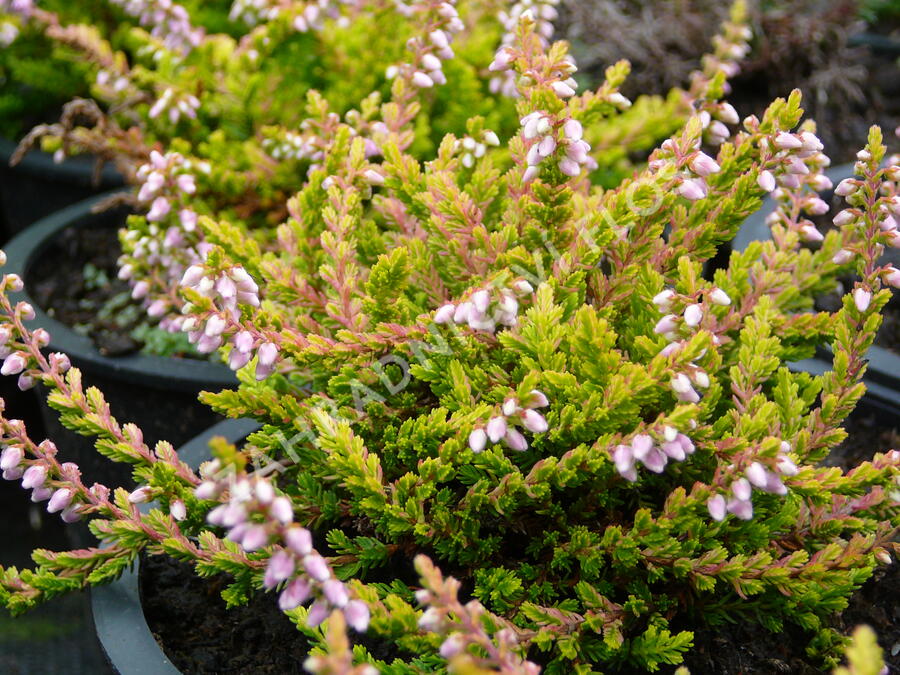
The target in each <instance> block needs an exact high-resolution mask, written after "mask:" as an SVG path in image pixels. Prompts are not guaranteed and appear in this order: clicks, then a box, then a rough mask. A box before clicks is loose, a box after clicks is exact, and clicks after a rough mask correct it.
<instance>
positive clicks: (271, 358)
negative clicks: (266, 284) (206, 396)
mask: <svg viewBox="0 0 900 675" xmlns="http://www.w3.org/2000/svg"><path fill="white" fill-rule="evenodd" d="M181 285H182V286H184V287H185V288H191V289H193V290H195V291H197V292H198V293H199V294H200V295H202V296H204V297H206V298H210V299H212V300H213V303H214V305H215V307H216V311H213V312H212V313H210V314H209V316H207V317H206V318H205V320H202V319H200V318H198V317H196V316H188V317H185V318H183V320H182V322H181V326H180V328H181V330H183V331H185V332H186V333H187V334H188V339H189V340H190V341H191V344H194V345H196V347H197V351H199V352H200V353H202V354H209V353H211V352H214V351H215V350H216V349H218V348H219V347H221V346H222V344H223V343H224V336H225V335H226V334H227V333H228V332H229V328H232V327H233V326H234V325H235V324H237V323H238V322H239V321H240V318H241V310H240V305H249V306H250V307H259V304H260V301H259V286H258V285H257V284H256V282H255V281H254V280H253V277H251V276H250V275H249V274H248V273H247V270H245V269H244V268H243V267H241V266H240V265H236V266H235V267H232V268H231V269H229V270H227V271H223V272H220V273H218V274H215V275H210V274H208V273H207V270H206V268H204V267H203V266H202V265H192V266H191V267H189V268H188V269H187V270H185V272H184V276H183V277H182V279H181ZM185 309H186V310H190V309H191V308H190V306H186V307H185ZM231 347H232V349H231V352H230V354H229V358H228V364H229V366H230V367H231V368H232V369H234V370H238V369H239V368H243V367H244V366H245V365H247V364H248V363H249V362H250V360H251V359H252V358H253V355H254V353H255V354H256V356H257V357H258V358H257V364H256V377H257V379H259V380H263V379H265V378H267V377H268V376H269V375H271V374H272V373H273V372H275V362H276V360H277V357H278V347H277V346H276V345H275V344H273V343H271V342H266V341H264V340H262V339H259V338H255V337H254V336H253V335H252V334H251V333H249V332H248V331H245V330H238V331H237V332H235V333H234V334H233V335H232V338H231Z"/></svg>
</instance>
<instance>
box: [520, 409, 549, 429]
mask: <svg viewBox="0 0 900 675" xmlns="http://www.w3.org/2000/svg"><path fill="white" fill-rule="evenodd" d="M524 424H525V428H526V429H528V431H530V432H532V433H535V434H542V433H544V432H545V431H547V428H548V426H547V420H546V419H545V418H544V416H543V415H541V414H540V413H539V412H537V411H536V410H526V411H525V413H524Z"/></svg>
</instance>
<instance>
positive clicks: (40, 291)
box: [27, 227, 198, 358]
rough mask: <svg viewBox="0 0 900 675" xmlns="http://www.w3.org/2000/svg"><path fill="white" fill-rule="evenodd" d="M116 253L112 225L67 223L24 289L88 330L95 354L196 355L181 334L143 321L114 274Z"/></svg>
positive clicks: (65, 319)
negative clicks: (90, 225) (96, 351)
mask: <svg viewBox="0 0 900 675" xmlns="http://www.w3.org/2000/svg"><path fill="white" fill-rule="evenodd" d="M121 253H122V248H121V245H120V244H119V236H118V228H116V227H81V228H74V227H73V228H68V229H66V230H64V231H63V232H62V233H61V235H60V236H59V237H58V238H57V239H56V241H55V242H54V243H53V244H52V245H51V246H50V247H49V248H48V249H47V250H46V251H44V252H43V254H42V255H41V257H40V259H39V260H38V261H37V262H36V263H35V265H34V267H33V268H32V270H31V271H30V274H29V278H28V280H27V281H28V285H29V290H30V292H31V294H32V296H33V298H34V300H35V302H36V303H37V304H38V306H40V307H41V308H43V309H44V311H46V312H47V314H48V315H49V316H51V317H53V318H55V319H56V320H57V321H59V322H61V323H63V324H65V325H67V326H69V327H71V328H72V329H73V330H75V331H76V332H77V333H80V334H82V335H87V336H89V337H90V338H91V339H92V340H93V342H94V345H95V346H96V347H97V349H98V350H99V351H100V353H101V354H104V355H106V356H124V355H126V354H132V353H135V352H138V351H144V352H145V353H153V354H157V355H162V356H185V357H194V358H197V357H198V355H197V354H196V352H193V350H191V349H190V345H189V344H188V342H187V338H186V336H184V335H181V334H171V333H166V332H165V331H162V330H159V329H157V328H153V327H151V326H150V324H149V323H148V322H147V320H146V315H145V314H144V310H143V309H142V308H141V306H140V305H139V304H138V303H137V302H135V301H134V300H132V299H131V289H130V287H129V285H128V284H127V283H126V282H124V281H121V280H119V278H118V276H117V274H118V264H117V261H118V259H119V256H120V255H121Z"/></svg>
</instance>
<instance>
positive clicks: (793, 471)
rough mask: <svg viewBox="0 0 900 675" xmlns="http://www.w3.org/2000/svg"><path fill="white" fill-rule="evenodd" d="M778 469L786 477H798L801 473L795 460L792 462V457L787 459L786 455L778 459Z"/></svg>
mask: <svg viewBox="0 0 900 675" xmlns="http://www.w3.org/2000/svg"><path fill="white" fill-rule="evenodd" d="M776 467H777V468H778V470H779V471H780V472H781V473H782V474H783V475H785V476H796V475H797V474H798V473H800V469H798V468H797V465H796V464H794V462H793V460H791V458H790V457H785V456H784V455H782V456H781V457H779V458H778V461H777V462H776Z"/></svg>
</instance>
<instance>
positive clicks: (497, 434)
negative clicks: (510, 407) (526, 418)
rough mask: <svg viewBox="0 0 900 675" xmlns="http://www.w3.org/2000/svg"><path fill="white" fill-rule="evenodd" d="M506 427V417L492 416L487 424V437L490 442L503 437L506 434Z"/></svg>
mask: <svg viewBox="0 0 900 675" xmlns="http://www.w3.org/2000/svg"><path fill="white" fill-rule="evenodd" d="M506 428H507V425H506V419H504V418H503V417H492V418H491V420H490V421H489V422H488V424H487V437H488V438H489V439H490V440H491V443H496V442H498V441H499V440H500V439H501V438H503V436H504V435H506Z"/></svg>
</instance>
